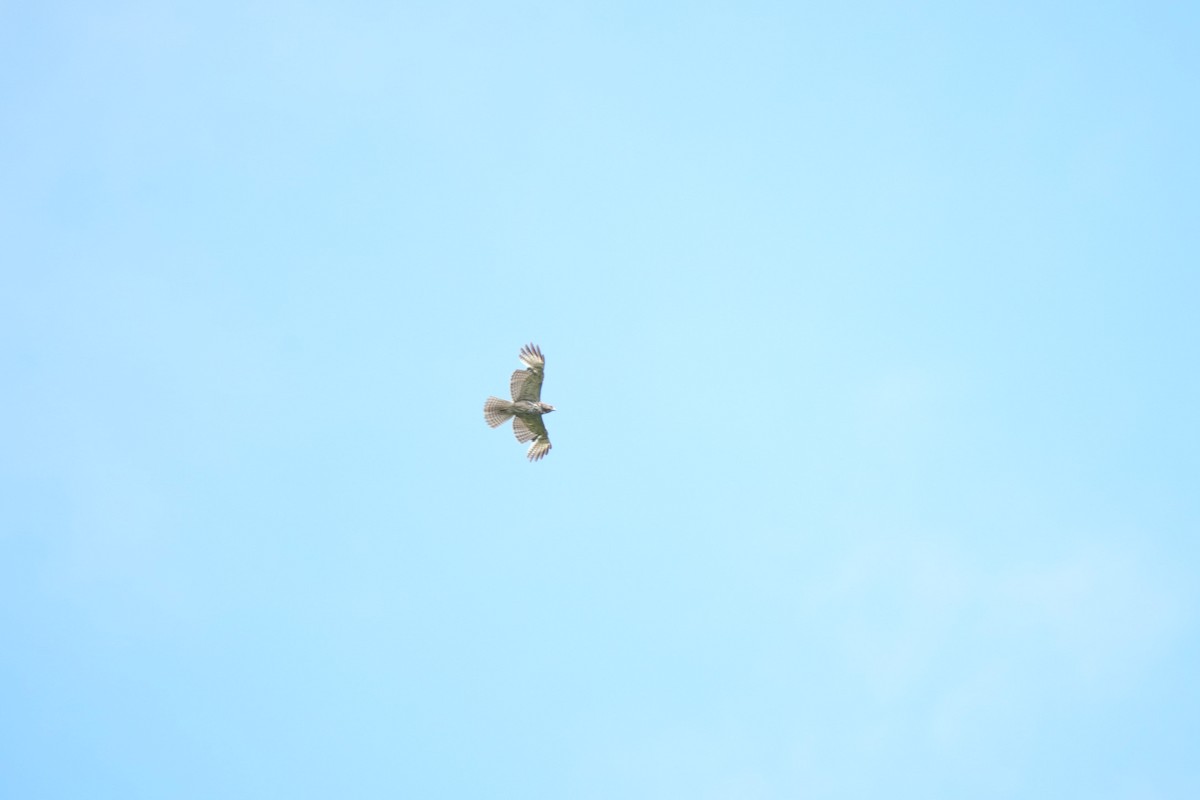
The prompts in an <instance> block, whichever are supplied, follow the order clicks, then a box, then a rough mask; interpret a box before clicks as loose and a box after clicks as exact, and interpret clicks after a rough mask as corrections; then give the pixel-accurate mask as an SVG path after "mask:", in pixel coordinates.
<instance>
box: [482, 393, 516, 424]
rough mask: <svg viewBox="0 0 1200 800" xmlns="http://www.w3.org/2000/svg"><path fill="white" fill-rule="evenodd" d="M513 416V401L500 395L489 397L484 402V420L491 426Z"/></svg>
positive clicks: (506, 420)
mask: <svg viewBox="0 0 1200 800" xmlns="http://www.w3.org/2000/svg"><path fill="white" fill-rule="evenodd" d="M512 417H513V408H512V403H510V402H508V401H507V400H501V399H500V398H499V397H489V398H488V399H487V402H486V403H484V404H483V420H484V422H486V423H487V424H488V427H489V428H495V427H498V426H500V425H503V424H504V423H506V422H508V421H509V420H510V419H512Z"/></svg>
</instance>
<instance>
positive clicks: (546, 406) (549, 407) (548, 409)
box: [541, 403, 554, 414]
mask: <svg viewBox="0 0 1200 800" xmlns="http://www.w3.org/2000/svg"><path fill="white" fill-rule="evenodd" d="M541 406H542V413H543V414H549V413H550V412H551V411H553V410H554V406H552V405H550V404H549V403H542V404H541Z"/></svg>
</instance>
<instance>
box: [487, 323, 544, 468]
mask: <svg viewBox="0 0 1200 800" xmlns="http://www.w3.org/2000/svg"><path fill="white" fill-rule="evenodd" d="M520 358H521V363H523V364H524V365H525V366H526V367H528V369H519V370H516V371H515V372H513V374H512V378H511V379H510V380H509V382H508V388H509V390H510V391H511V392H512V401H511V402H510V401H508V400H501V399H500V398H499V397H489V398H488V399H487V401H486V402H484V404H483V419H484V421H485V422H487V424H488V425H489V426H490V427H492V428H495V427H497V426H500V425H503V424H504V423H505V422H508V420H509V419H511V420H512V421H513V433H514V434H516V437H517V441H518V442H533V444H531V445H529V453H528V455H529V460H530V461H537V460H539V459H541V458H543V457H545V455H546V453H549V452H550V434H549V433H547V432H546V424H545V423H544V422H542V417H543V416H544V415H545V414H549V413H550V412H551V411H553V410H554V406H552V405H550V404H549V403H543V402H542V379H543V378H544V377H545V366H546V358H545V356H543V355H542V350H541V348H539V347H538V346H537V345H535V344H527V345H525V346H524V347H522V348H521V353H520Z"/></svg>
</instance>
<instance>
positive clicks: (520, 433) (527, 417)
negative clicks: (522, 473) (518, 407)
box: [513, 414, 550, 461]
mask: <svg viewBox="0 0 1200 800" xmlns="http://www.w3.org/2000/svg"><path fill="white" fill-rule="evenodd" d="M513 433H514V434H516V436H517V441H518V442H533V444H531V445H530V446H529V453H528V456H529V460H530V461H538V460H539V459H541V458H542V457H544V456H545V455H546V453H549V452H550V434H549V433H547V432H546V423H544V422H542V417H541V415H540V414H523V415H521V416H517V417H513Z"/></svg>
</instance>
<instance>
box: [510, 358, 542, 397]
mask: <svg viewBox="0 0 1200 800" xmlns="http://www.w3.org/2000/svg"><path fill="white" fill-rule="evenodd" d="M521 361H522V363H524V364H525V366H527V367H529V369H519V370H516V371H515V372H513V374H512V379H511V380H510V381H509V382H508V388H509V389H510V390H511V391H512V399H513V400H532V401H534V402H535V403H536V402H538V401H539V400H541V399H542V379H543V377H544V376H545V366H546V358H545V357H544V356H543V355H542V349H541V348H540V347H538V346H537V345H536V344H527V345H525V346H524V347H522V348H521Z"/></svg>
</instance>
